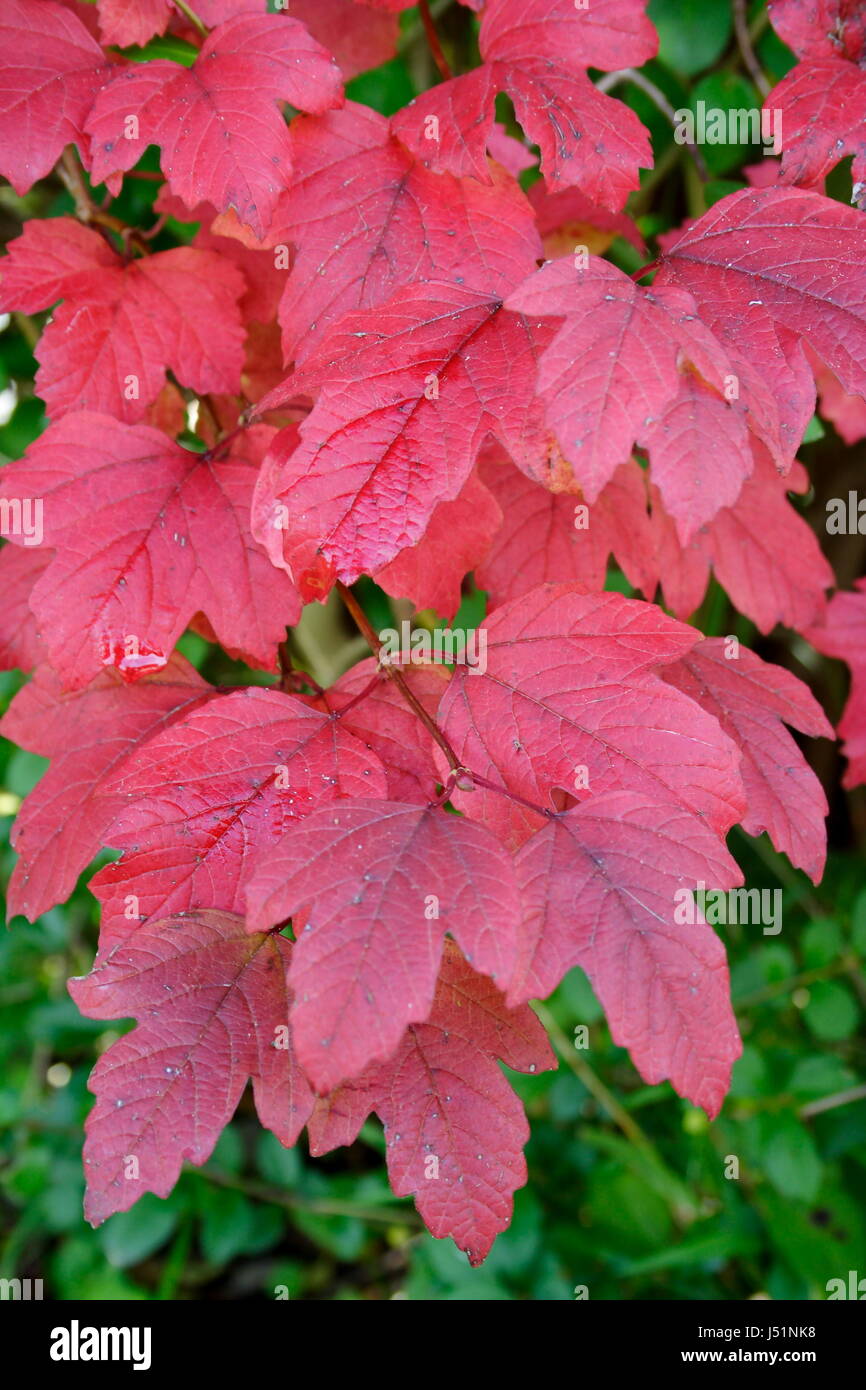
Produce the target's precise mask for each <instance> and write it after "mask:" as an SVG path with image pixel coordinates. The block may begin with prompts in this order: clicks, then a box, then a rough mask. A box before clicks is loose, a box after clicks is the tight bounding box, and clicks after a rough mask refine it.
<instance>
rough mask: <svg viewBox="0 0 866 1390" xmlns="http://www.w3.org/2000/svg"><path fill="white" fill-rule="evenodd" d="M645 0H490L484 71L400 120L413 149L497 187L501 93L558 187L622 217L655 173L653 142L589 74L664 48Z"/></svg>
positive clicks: (448, 85)
mask: <svg viewBox="0 0 866 1390" xmlns="http://www.w3.org/2000/svg"><path fill="white" fill-rule="evenodd" d="M644 9H645V4H644V0H606V3H605V4H604V5H590V6H586V7H580V8H579V7H577V6H576V5H575V4H574V0H488V3H487V4H485V6H484V11H483V15H482V20H481V32H480V35H479V47H480V50H481V57H482V60H483V63H482V66H481V67H480V68H475V69H474V70H473V71H472V72H469V73H466V74H465V75H463V76H461V77H455V78H452V79H451V80H450V81H447V82H443V83H441V84H440V85H439V86H437V87H433V88H432V89H431V90H430V91H429V92H425V93H424V94H423V95H422V96H420V97H417V98H416V99H415V101H413V102H412V103H411V104H410V105H409V106H408V107H406V108H405V109H404V110H403V111H402V112H401V113H400V114H399V115H398V116H397V117H395V119H394V129H395V131H396V133H397V134H398V135H399V136H400V138H401V139H402V140H403V141H404V142H405V143H406V145H407V146H408V147H409V148H410V149H412V151H413V152H414V153H415V154H416V155H417V156H418V158H419V159H425V160H426V161H427V162H428V163H429V164H430V165H431V167H433V168H436V169H448V170H450V171H451V172H453V173H457V174H472V175H474V176H475V177H476V178H479V179H482V180H489V178H490V174H489V170H488V165H487V160H486V156H485V149H486V145H487V139H488V136H489V133H490V130H491V127H492V125H493V118H494V102H495V98H496V94H497V92H500V91H506V92H507V93H508V95H509V96H510V97H511V100H512V102H513V103H514V110H515V113H516V115H517V119H518V121H519V122H520V124H521V125H522V127H523V129H524V131H525V132H526V135H527V137H528V138H529V139H530V140H531V141H532V142H533V143H534V144H537V145H538V146H539V148H540V150H541V169H542V173H543V174H544V175H545V177H546V179H547V180H548V182H549V183H550V184H551V185H552V186H554V187H557V186H563V187H564V186H566V185H571V184H577V185H578V186H579V187H580V188H581V189H582V190H583V192H584V193H586V194H587V195H588V196H589V197H590V198H592V199H593V200H594V201H595V202H598V203H601V204H602V205H603V206H604V207H607V208H610V209H612V210H614V211H618V210H619V209H620V208H621V207H622V205H623V203H624V202H625V199H626V197H627V195H628V194H629V192H631V190H632V189H633V188H637V186H638V181H639V180H638V169H639V168H640V167H641V166H643V167H649V165H650V164H651V163H652V152H651V149H650V144H649V137H648V134H647V132H646V130H645V129H644V127H643V126H642V125H641V123H640V121H639V120H638V119H637V117H636V116H635V115H634V113H633V112H632V111H631V110H630V109H629V108H628V107H627V106H625V105H624V104H623V103H622V102H618V101H615V100H614V99H613V98H612V97H609V96H607V95H605V94H604V93H603V92H600V91H598V89H597V88H596V87H594V86H593V84H592V82H590V80H589V78H588V76H587V69H588V68H590V67H595V68H621V67H628V66H630V65H633V66H635V67H641V66H642V65H643V63H645V62H646V61H647V59H648V58H652V57H653V56H654V54H655V52H656V49H657V47H658V39H657V37H656V33H655V30H654V28H653V26H652V24H651V23H650V22H649V20H648V19H647V18H646V16H645V14H644Z"/></svg>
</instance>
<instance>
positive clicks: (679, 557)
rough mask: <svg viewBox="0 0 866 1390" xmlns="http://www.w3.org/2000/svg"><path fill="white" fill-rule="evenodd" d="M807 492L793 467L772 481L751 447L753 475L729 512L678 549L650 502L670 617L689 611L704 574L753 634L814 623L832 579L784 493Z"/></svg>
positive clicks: (666, 521) (770, 470)
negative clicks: (713, 578)
mask: <svg viewBox="0 0 866 1390" xmlns="http://www.w3.org/2000/svg"><path fill="white" fill-rule="evenodd" d="M809 487H810V482H809V478H808V475H807V473H806V470H805V469H804V468H803V466H802V465H801V464H799V463H795V464H794V467H793V469H792V470H791V473H790V474H789V475H788V477H787V478H780V477H779V475H778V473H777V472H776V469H775V468H774V467H773V464H772V462H771V460H770V458H769V456H768V454H767V453H766V451H765V450H763V449H761V448H760V447H757V448H756V450H755V471H754V474H753V475H752V477H751V478H749V479H748V480H747V481H746V482H745V483H744V485H743V489H742V492H741V493H740V495H739V497H738V498H737V500H736V502H735V503H734V505H733V507H726V508H723V509H722V511H720V512H718V513H717V515H716V516H715V517H714V518H713V520H712V521H711V522H710V524H709V525H708V526H707V527H706V528H704V530H703V531H701V532H699V534H698V535H697V536H695V538H694V539H693V541H692V542H691V544H690V545H688V546H685V547H684V546H682V545H681V544H680V542H679V540H678V539H677V534H676V529H675V527H674V524H673V522H672V521H671V520H670V518H669V517H668V516H667V515H666V513H665V511H664V508H663V507H662V506H661V503H660V501H659V499H658V498H657V497H656V498H655V499H654V501H653V525H654V529H655V531H656V541H657V557H658V567H659V576H660V580H661V584H662V588H663V590H664V595H665V601H666V603H667V604H668V606H669V607H670V608H671V609H672V611H673V612H674V613H676V614H677V616H678V617H681V618H687V617H688V616H689V615H690V614H691V613H693V612H694V611H695V609H696V608H697V607H698V605H699V604H700V602H701V600H702V599H703V597H704V594H705V592H706V587H707V582H708V580H709V575H710V570H711V569H712V570H713V571H714V572H715V575H716V578H717V579H718V581H719V583H720V584H721V585H722V587H723V588H724V589H725V590H726V591H727V593H728V595H729V597H730V598H731V600H732V601H733V603H734V605H735V606H736V607H737V608H738V609H739V610H740V611H741V612H742V613H745V614H746V616H747V617H749V618H751V619H752V621H753V622H754V624H755V626H756V627H757V628H758V630H759V631H760V632H769V631H770V630H771V629H772V628H774V627H775V626H776V624H777V623H784V624H785V626H786V627H790V628H794V629H795V630H796V631H802V630H803V629H804V628H806V627H808V626H809V625H810V624H811V623H814V622H816V621H817V620H818V619H819V618H820V616H821V614H822V612H823V611H824V607H825V603H826V600H825V596H824V591H825V589H829V588H832V587H833V585H834V584H835V577H834V574H833V570H832V568H831V566H830V564H829V562H828V561H827V559H826V558H825V556H824V555H823V554H822V551H821V547H820V545H819V544H818V538H817V536H816V535H815V532H814V531H813V530H812V528H811V526H809V525H808V523H807V522H806V521H805V520H804V519H803V517H802V516H801V515H800V513H799V512H798V511H797V509H796V508H795V507H794V506H793V505H792V503H791V502H790V500H789V498H788V495H787V494H788V493H789V492H793V493H795V494H796V493H803V492H806V491H808V489H809Z"/></svg>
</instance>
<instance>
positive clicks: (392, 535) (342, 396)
mask: <svg viewBox="0 0 866 1390" xmlns="http://www.w3.org/2000/svg"><path fill="white" fill-rule="evenodd" d="M535 352H536V341H535V339H534V337H533V330H532V326H531V325H530V324H529V322H528V321H527V320H526V319H524V318H523V317H522V316H520V315H518V314H509V313H506V312H504V311H503V309H502V301H501V300H500V299H498V298H494V297H492V296H491V295H489V294H485V293H480V292H479V291H476V290H470V289H466V288H464V287H463V286H460V285H447V284H444V283H443V284H417V285H410V286H409V287H408V288H407V289H404V290H399V291H398V292H397V293H396V294H395V295H394V296H393V297H392V298H391V299H390V300H389V301H388V303H387V305H384V306H382V307H381V308H379V309H376V310H367V311H359V312H358V313H354V314H346V315H344V317H343V318H342V319H341V320H340V323H339V325H338V326H337V328H336V329H334V331H333V332H332V333H331V334H330V335H328V336H327V337H326V338H325V339H324V340H323V342H322V343H321V345H320V347H319V349H318V350H317V351H316V352H315V353H314V354H313V355H312V356H311V357H310V358H309V359H308V360H307V362H306V363H305V365H304V367H303V368H302V370H301V371H300V372H299V373H298V374H296V375H295V376H293V377H290V378H289V381H288V383H287V384H286V385H285V387H283V388H280V389H278V390H277V391H275V392H272V393H271V395H269V396H267V397H265V399H264V401H262V402H260V406H259V408H260V409H272V408H274V407H275V406H278V405H280V404H282V403H283V402H284V401H286V400H288V399H290V398H291V397H292V396H293V395H295V394H296V393H298V392H304V393H310V392H313V391H318V398H317V401H316V405H315V407H314V409H313V411H312V413H311V414H310V415H309V416H308V417H307V419H306V420H304V422H303V424H302V425H301V426H300V435H301V444H300V446H299V447H297V448H296V447H295V438H294V433H293V432H291V433H289V434H288V435H287V437H285V441H284V435H282V434H281V435H278V436H277V438H276V439H275V440H274V444H273V446H272V448H271V451H270V453H269V455H268V457H267V458H266V460H265V463H264V466H263V469H262V473H261V475H260V478H259V482H258V486H257V488H256V497H255V502H254V506H253V534H254V535H255V536H256V538H257V539H258V540H260V541H261V543H262V544H263V545H264V546H265V547H266V549H267V551H268V554H269V555H270V557H271V560H272V561H273V563H274V564H275V565H277V566H280V567H281V568H283V569H285V570H286V571H287V572H288V573H289V574H290V575H292V577H293V579H294V581H295V583H296V584H297V585H298V588H299V590H300V593H301V595H302V597H303V598H305V599H309V598H323V597H324V596H325V595H326V594H327V592H328V591H329V589H330V588H331V587H332V585H333V583H334V581H335V579H340V580H342V581H343V583H345V584H352V583H354V582H355V580H356V579H357V578H358V576H359V575H360V574H362V573H364V572H366V573H375V572H376V571H377V570H379V569H382V568H383V567H384V566H385V565H387V564H388V563H389V561H391V560H392V559H393V558H394V556H395V555H396V554H397V552H398V551H400V550H403V549H405V548H406V546H410V545H415V544H416V543H417V542H418V541H419V540H420V539H421V537H422V535H423V534H424V532H425V530H426V529H427V526H428V524H429V522H430V518H431V516H432V514H433V510H434V508H435V507H436V506H437V504H438V503H440V502H447V501H450V500H452V499H453V498H455V497H456V496H457V495H458V493H459V492H460V491H461V490H462V488H463V486H464V484H465V482H466V480H467V478H468V477H469V474H470V473H471V471H472V465H473V463H474V461H475V456H476V454H477V451H478V449H479V448H480V446H481V444H482V443H483V442H484V440H485V438H486V436H487V434H488V433H492V434H494V436H495V437H496V438H497V439H498V440H499V442H500V443H501V444H502V446H503V448H505V449H506V450H507V451H508V453H509V454H510V455H511V456H512V458H514V460H515V462H517V463H518V464H520V465H522V466H525V467H526V469H527V470H530V471H531V470H532V469H534V468H535V467H536V466H537V460H538V458H539V456H540V455H542V454H543V453H544V446H545V440H546V433H545V431H544V429H543V427H542V423H541V421H540V419H539V413H540V412H538V411H537V410H536V408H535V401H534V393H533V375H534V366H535Z"/></svg>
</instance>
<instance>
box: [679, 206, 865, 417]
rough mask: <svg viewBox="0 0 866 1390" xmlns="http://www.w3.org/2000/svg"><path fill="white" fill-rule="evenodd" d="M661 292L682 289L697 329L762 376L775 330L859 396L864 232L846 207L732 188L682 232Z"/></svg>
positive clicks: (861, 385) (854, 212) (862, 359)
mask: <svg viewBox="0 0 866 1390" xmlns="http://www.w3.org/2000/svg"><path fill="white" fill-rule="evenodd" d="M807 246H808V254H804V248H805V247H807ZM665 284H677V285H680V286H681V287H683V288H685V289H687V290H688V291H689V292H690V293H691V294H692V295H693V296H694V298H695V299H696V300H697V303H698V308H699V311H700V314H701V318H702V319H703V320H704V322H705V323H707V324H708V325H709V327H710V328H711V329H712V330H713V331H714V332H715V333H716V334H717V336H720V337H722V339H723V341H725V342H727V341H729V340H732V341H735V342H736V343H737V345H738V348H739V352H740V354H741V356H743V357H749V356H751V358H752V361H753V362H760V363H761V366H762V370H765V371H766V370H767V367H766V366H765V360H764V356H763V353H764V350H765V348H766V346H767V344H768V341H769V340H768V334H770V333H771V332H772V331H773V330H776V331H778V330H782V331H783V333H784V332H787V333H788V334H789V335H793V338H794V339H795V340H796V339H804V340H805V341H806V342H807V343H808V344H809V345H810V346H811V347H812V348H813V349H814V351H815V352H816V353H817V354H818V356H819V357H820V358H821V360H822V361H823V362H825V363H826V364H827V366H828V367H830V368H831V369H832V370H833V371H834V372H835V373H836V375H837V376H838V378H839V380H840V381H841V383H842V385H843V386H844V387H845V389H846V391H849V392H852V393H854V394H857V395H866V223H864V219H863V218H862V217H861V215H860V213H859V212H858V211H857V210H856V209H855V208H846V207H844V206H843V205H842V204H841V203H837V202H834V201H833V200H832V199H830V198H825V197H822V196H821V194H819V193H813V192H809V191H807V190H805V189H800V188H781V187H774V188H744V189H741V190H740V191H739V192H737V193H731V194H729V195H728V196H727V197H725V198H722V199H720V201H719V202H718V203H716V204H715V205H714V206H713V207H712V208H711V209H710V211H709V212H707V213H705V214H704V216H703V217H701V218H699V219H698V220H697V221H696V222H694V223H692V225H691V226H689V227H687V228H686V229H685V231H683V233H682V235H681V236H680V237H679V239H678V240H677V241H676V242H675V244H674V245H673V246H672V247H671V248H670V250H669V251H668V253H667V254H666V255H665V256H664V257H663V261H662V266H661V269H660V270H659V271H658V273H657V275H656V278H655V281H654V285H653V289H654V290H657V289H658V288H660V287H661V286H662V285H665ZM783 347H784V343H783ZM797 444H799V440H797Z"/></svg>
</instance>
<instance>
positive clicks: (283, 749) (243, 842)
mask: <svg viewBox="0 0 866 1390" xmlns="http://www.w3.org/2000/svg"><path fill="white" fill-rule="evenodd" d="M386 790H387V789H386V782H385V774H384V772H383V770H382V766H381V764H380V762H379V760H378V758H377V757H376V755H375V753H373V752H371V751H370V750H369V749H368V748H366V747H364V745H363V744H362V743H361V742H360V741H359V740H358V739H357V738H355V737H354V736H353V735H352V734H350V733H349V732H348V731H347V730H346V729H345V728H344V727H343V725H342V723H341V721H340V718H339V716H333V715H327V714H323V713H321V712H320V711H319V710H315V709H311V708H310V706H309V705H308V704H307V703H305V702H304V701H303V700H301V699H299V698H298V697H297V696H294V695H284V694H282V693H281V692H280V691H277V690H262V689H260V688H256V687H251V688H249V689H246V690H238V691H233V692H231V693H230V694H220V695H219V696H218V697H217V698H214V699H211V700H209V701H208V702H207V704H206V705H204V706H203V707H202V708H200V709H195V710H193V711H192V712H190V713H188V714H186V715H185V716H183V717H182V718H180V719H176V720H175V721H174V722H173V723H172V724H171V726H170V727H169V728H167V729H165V730H163V731H162V732H161V733H159V734H158V735H157V736H156V737H155V738H151V739H150V740H149V741H148V742H147V743H145V744H144V745H143V747H141V748H139V749H137V750H136V751H135V752H134V753H132V754H131V756H130V757H129V758H127V759H126V760H125V761H124V763H123V765H122V767H120V768H118V770H117V773H116V774H115V776H114V777H113V778H106V779H104V780H103V784H102V787H101V792H102V794H103V795H106V796H111V797H114V796H117V797H119V798H121V799H122V800H123V802H124V809H123V810H122V811H121V812H119V813H118V814H117V815H116V817H115V819H114V822H113V824H112V826H111V828H110V829H109V830H108V831H107V832H106V842H107V843H108V844H109V845H111V846H112V847H114V848H116V849H120V850H123V855H122V857H121V859H120V860H119V861H118V862H117V863H116V864H110V865H108V866H107V867H106V868H104V869H101V870H100V872H99V873H98V874H97V875H96V877H95V878H94V879H92V880H91V884H90V887H91V890H92V891H93V892H94V893H95V894H96V896H97V897H98V898H99V900H100V901H101V903H102V905H103V915H102V931H103V933H104V934H105V935H106V936H107V937H108V939H113V938H114V937H116V936H117V935H126V934H128V933H129V932H130V931H132V930H138V929H139V923H140V922H143V921H146V920H148V919H153V918H155V917H162V916H168V915H171V914H173V913H176V912H188V911H192V910H197V909H198V908H203V907H207V908H211V907H213V908H217V907H222V908H224V909H225V910H226V911H233V912H234V911H240V912H242V911H243V910H244V894H245V889H246V884H247V882H248V880H249V876H250V873H251V871H252V869H253V868H254V867H255V863H256V860H257V858H258V856H259V855H260V854H262V853H263V852H264V851H265V850H267V849H269V848H271V847H272V846H273V845H275V844H276V842H277V841H278V840H279V838H280V836H281V835H283V834H284V832H285V831H286V830H287V829H288V828H289V827H290V826H292V825H293V824H294V823H295V822H296V821H298V820H300V819H301V817H303V816H305V815H308V814H309V813H310V812H311V811H312V810H314V809H315V808H317V807H319V806H321V805H322V804H323V803H327V802H330V801H332V800H334V799H336V798H338V797H364V796H370V797H375V796H385V795H386Z"/></svg>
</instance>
